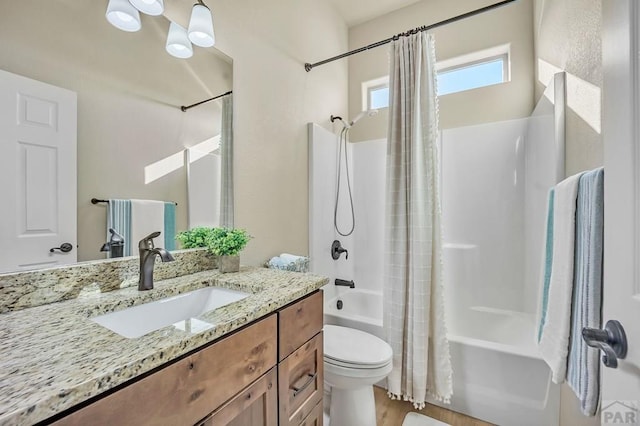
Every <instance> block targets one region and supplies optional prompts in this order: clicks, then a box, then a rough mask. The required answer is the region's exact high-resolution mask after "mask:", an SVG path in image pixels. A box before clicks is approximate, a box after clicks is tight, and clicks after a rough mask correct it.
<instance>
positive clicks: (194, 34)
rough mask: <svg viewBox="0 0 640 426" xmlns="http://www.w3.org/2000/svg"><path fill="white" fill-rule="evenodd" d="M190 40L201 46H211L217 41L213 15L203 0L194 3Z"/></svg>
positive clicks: (190, 24)
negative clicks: (214, 32)
mask: <svg viewBox="0 0 640 426" xmlns="http://www.w3.org/2000/svg"><path fill="white" fill-rule="evenodd" d="M189 40H191V42H192V43H193V44H195V45H196V46H200V47H211V46H213V45H214V44H215V42H216V38H215V35H214V34H213V16H211V11H210V10H209V8H208V7H207V6H206V5H205V4H204V3H203V2H202V0H198V3H196V4H194V5H193V9H191V19H190V20H189Z"/></svg>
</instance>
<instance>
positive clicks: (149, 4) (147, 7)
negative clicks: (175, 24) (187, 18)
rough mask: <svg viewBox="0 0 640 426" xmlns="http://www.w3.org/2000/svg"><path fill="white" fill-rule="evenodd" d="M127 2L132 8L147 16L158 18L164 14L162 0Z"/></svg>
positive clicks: (133, 0)
mask: <svg viewBox="0 0 640 426" xmlns="http://www.w3.org/2000/svg"><path fill="white" fill-rule="evenodd" d="M129 2H131V4H132V5H133V7H135V8H136V9H138V10H139V11H140V12H142V13H146V14H147V15H151V16H158V15H161V14H162V12H164V1H163V0H129Z"/></svg>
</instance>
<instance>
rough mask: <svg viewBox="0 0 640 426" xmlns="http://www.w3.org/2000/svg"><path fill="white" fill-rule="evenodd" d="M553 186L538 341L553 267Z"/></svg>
mask: <svg viewBox="0 0 640 426" xmlns="http://www.w3.org/2000/svg"><path fill="white" fill-rule="evenodd" d="M554 194H555V188H551V189H550V190H549V202H548V204H547V235H546V239H547V240H546V242H545V247H544V283H543V286H542V309H541V313H540V325H539V327H538V342H540V339H542V329H543V328H544V324H545V321H546V318H547V307H548V306H549V284H550V283H551V269H552V267H553V199H554Z"/></svg>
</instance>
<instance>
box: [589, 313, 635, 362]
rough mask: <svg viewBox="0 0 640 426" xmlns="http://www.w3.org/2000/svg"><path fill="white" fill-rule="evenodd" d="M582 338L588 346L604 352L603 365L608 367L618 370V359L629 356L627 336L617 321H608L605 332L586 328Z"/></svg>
mask: <svg viewBox="0 0 640 426" xmlns="http://www.w3.org/2000/svg"><path fill="white" fill-rule="evenodd" d="M582 338H583V339H584V341H585V343H586V344H587V345H589V346H591V347H592V348H596V349H600V350H601V351H602V363H603V364H604V365H605V366H607V367H611V368H617V367H618V358H620V359H624V357H625V356H627V335H626V334H625V332H624V328H623V327H622V324H620V323H619V322H618V321H616V320H610V321H607V324H606V325H605V326H604V330H600V329H598V328H589V327H584V328H583V329H582Z"/></svg>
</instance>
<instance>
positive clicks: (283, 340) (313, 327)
mask: <svg viewBox="0 0 640 426" xmlns="http://www.w3.org/2000/svg"><path fill="white" fill-rule="evenodd" d="M322 320H323V318H322V291H316V292H315V293H313V294H311V295H309V296H307V297H305V298H304V299H301V300H299V301H297V302H295V303H294V304H292V305H289V306H287V307H286V308H284V309H282V310H281V311H280V312H279V313H278V339H279V345H278V354H279V355H278V360H279V361H282V360H283V359H285V358H286V357H288V356H289V355H290V354H291V353H292V352H293V351H295V350H296V349H298V348H299V347H300V346H302V344H303V343H305V342H306V341H308V340H309V339H311V338H312V337H313V336H315V335H316V334H318V332H319V331H320V330H322Z"/></svg>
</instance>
